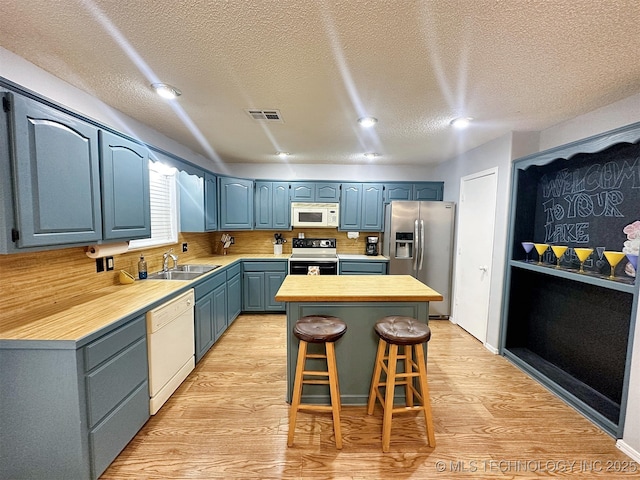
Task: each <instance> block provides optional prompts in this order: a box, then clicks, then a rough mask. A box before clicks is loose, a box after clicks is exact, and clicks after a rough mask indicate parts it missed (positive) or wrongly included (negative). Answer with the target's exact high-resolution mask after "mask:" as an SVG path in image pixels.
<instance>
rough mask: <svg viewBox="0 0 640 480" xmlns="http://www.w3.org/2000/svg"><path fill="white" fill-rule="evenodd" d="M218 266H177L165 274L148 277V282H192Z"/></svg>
mask: <svg viewBox="0 0 640 480" xmlns="http://www.w3.org/2000/svg"><path fill="white" fill-rule="evenodd" d="M219 266H220V265H189V264H184V265H178V267H177V268H172V269H171V270H167V271H166V272H164V271H163V272H156V273H152V274H151V275H149V276H148V277H147V278H148V279H149V280H193V279H194V278H198V277H199V276H200V275H203V274H205V273H207V272H210V271H211V270H214V269H216V268H218V267H219Z"/></svg>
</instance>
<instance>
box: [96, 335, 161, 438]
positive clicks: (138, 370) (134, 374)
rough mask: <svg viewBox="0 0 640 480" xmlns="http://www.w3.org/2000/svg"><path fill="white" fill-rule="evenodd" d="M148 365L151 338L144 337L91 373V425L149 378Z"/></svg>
mask: <svg viewBox="0 0 640 480" xmlns="http://www.w3.org/2000/svg"><path fill="white" fill-rule="evenodd" d="M147 365H148V362H147V340H146V338H141V339H140V340H138V341H137V342H136V343H134V344H133V345H131V346H130V347H129V348H127V349H126V350H124V351H123V352H121V353H120V354H118V355H116V356H115V357H114V358H112V359H111V360H109V361H108V362H106V363H105V364H104V365H102V366H101V367H99V368H98V369H96V370H95V371H93V372H91V373H90V374H89V375H87V409H88V416H89V418H88V421H89V427H92V426H93V425H95V424H96V423H98V422H99V421H100V420H101V419H102V417H104V416H105V415H106V414H107V413H109V412H110V411H111V410H112V409H113V408H114V407H115V406H116V405H118V403H120V402H121V401H122V399H123V398H125V397H126V396H127V395H129V394H130V393H131V392H132V391H133V390H134V389H136V387H138V385H140V384H141V383H142V382H146V381H147V380H148V378H149V369H148V366H147ZM148 401H149V397H148V392H147V402H148Z"/></svg>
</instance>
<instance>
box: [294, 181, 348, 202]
mask: <svg viewBox="0 0 640 480" xmlns="http://www.w3.org/2000/svg"><path fill="white" fill-rule="evenodd" d="M339 200H340V183H337V182H294V183H292V184H291V201H292V202H326V203H333V202H338V201H339Z"/></svg>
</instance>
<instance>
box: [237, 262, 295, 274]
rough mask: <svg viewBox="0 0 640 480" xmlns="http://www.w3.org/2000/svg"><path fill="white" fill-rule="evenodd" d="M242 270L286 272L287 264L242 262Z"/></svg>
mask: <svg viewBox="0 0 640 480" xmlns="http://www.w3.org/2000/svg"><path fill="white" fill-rule="evenodd" d="M242 268H243V270H244V271H245V272H286V271H287V262H283V261H282V260H278V261H274V262H243V263H242Z"/></svg>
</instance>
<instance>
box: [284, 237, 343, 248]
mask: <svg viewBox="0 0 640 480" xmlns="http://www.w3.org/2000/svg"><path fill="white" fill-rule="evenodd" d="M291 246H292V247H293V248H336V239H335V238H294V239H293V243H292V244H291Z"/></svg>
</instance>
